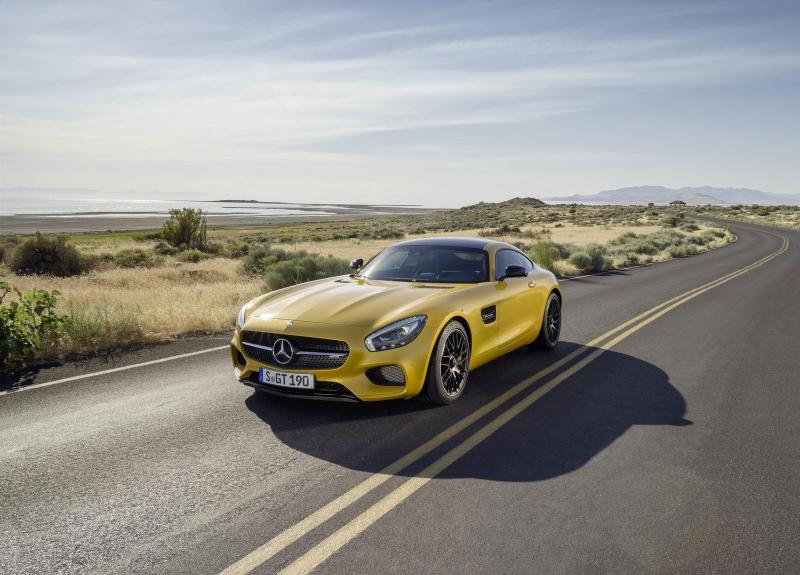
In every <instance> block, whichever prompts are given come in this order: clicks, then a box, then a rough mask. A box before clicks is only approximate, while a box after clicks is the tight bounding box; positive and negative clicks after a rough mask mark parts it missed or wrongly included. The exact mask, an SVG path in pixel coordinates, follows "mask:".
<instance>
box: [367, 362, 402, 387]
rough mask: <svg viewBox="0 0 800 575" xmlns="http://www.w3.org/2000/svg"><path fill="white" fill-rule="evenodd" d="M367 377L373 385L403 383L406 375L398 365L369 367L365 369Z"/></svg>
mask: <svg viewBox="0 0 800 575" xmlns="http://www.w3.org/2000/svg"><path fill="white" fill-rule="evenodd" d="M366 374H367V378H369V380H370V381H371V382H372V383H374V384H375V385H405V384H406V376H405V374H404V373H403V368H401V367H400V366H399V365H382V366H380V367H371V368H369V369H368V370H367V371H366Z"/></svg>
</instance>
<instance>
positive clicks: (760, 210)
mask: <svg viewBox="0 0 800 575" xmlns="http://www.w3.org/2000/svg"><path fill="white" fill-rule="evenodd" d="M756 215H757V216H768V215H769V208H768V207H767V206H761V207H759V208H758V209H757V210H756Z"/></svg>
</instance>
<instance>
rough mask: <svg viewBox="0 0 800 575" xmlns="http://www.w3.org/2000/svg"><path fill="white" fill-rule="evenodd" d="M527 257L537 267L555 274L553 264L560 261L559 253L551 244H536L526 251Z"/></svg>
mask: <svg viewBox="0 0 800 575" xmlns="http://www.w3.org/2000/svg"><path fill="white" fill-rule="evenodd" d="M528 255H529V256H530V257H531V259H532V260H533V261H534V262H536V264H537V265H539V266H541V267H543V268H545V269H546V270H550V271H551V272H553V273H555V262H556V261H558V260H560V259H562V256H561V252H560V250H559V248H558V246H557V245H556V244H554V243H553V242H537V243H535V244H533V246H531V248H530V249H529V250H528Z"/></svg>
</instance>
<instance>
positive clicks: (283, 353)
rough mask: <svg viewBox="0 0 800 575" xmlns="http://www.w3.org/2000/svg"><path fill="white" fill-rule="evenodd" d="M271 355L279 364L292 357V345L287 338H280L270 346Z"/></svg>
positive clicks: (287, 361) (288, 360) (285, 362)
mask: <svg viewBox="0 0 800 575" xmlns="http://www.w3.org/2000/svg"><path fill="white" fill-rule="evenodd" d="M272 357H274V358H275V361H276V362H278V363H279V364H281V365H286V364H288V363H289V362H290V361H292V358H293V357H294V347H293V346H292V342H290V341H289V340H288V339H283V338H280V339H278V340H276V341H275V344H274V345H273V346H272Z"/></svg>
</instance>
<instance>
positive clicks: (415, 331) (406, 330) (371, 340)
mask: <svg viewBox="0 0 800 575" xmlns="http://www.w3.org/2000/svg"><path fill="white" fill-rule="evenodd" d="M427 319H428V317H427V316H424V315H415V316H413V317H408V318H406V319H401V320H400V321H396V322H394V323H390V324H389V325H387V326H386V327H382V328H381V329H379V330H378V331H375V332H373V333H371V334H369V335H368V336H367V337H366V339H365V340H364V344H365V345H366V346H367V349H368V350H370V351H383V350H385V349H394V348H396V347H402V346H404V345H407V344H409V343H411V342H412V341H414V338H416V337H417V336H418V335H419V333H420V332H421V331H422V328H423V327H425V321H426V320H427Z"/></svg>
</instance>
